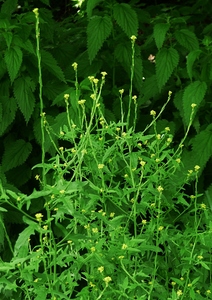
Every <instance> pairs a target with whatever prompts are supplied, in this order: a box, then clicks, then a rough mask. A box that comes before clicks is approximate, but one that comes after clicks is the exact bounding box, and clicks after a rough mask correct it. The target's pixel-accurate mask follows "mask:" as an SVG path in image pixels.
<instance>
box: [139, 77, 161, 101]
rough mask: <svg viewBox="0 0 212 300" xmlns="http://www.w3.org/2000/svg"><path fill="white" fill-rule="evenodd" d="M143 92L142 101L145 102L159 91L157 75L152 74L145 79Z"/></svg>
mask: <svg viewBox="0 0 212 300" xmlns="http://www.w3.org/2000/svg"><path fill="white" fill-rule="evenodd" d="M142 93H143V99H142V103H145V102H146V101H148V100H149V99H150V98H152V97H154V96H155V95H157V94H158V93H159V90H158V85H157V77H156V75H152V76H151V77H148V78H146V79H145V81H144V84H143V87H142Z"/></svg>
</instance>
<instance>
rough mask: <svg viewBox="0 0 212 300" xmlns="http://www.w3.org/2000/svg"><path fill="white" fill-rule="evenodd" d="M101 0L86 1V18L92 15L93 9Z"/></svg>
mask: <svg viewBox="0 0 212 300" xmlns="http://www.w3.org/2000/svg"><path fill="white" fill-rule="evenodd" d="M102 1H103V0H88V1H87V7H86V12H87V16H88V18H90V17H91V16H92V12H93V9H94V8H95V7H96V6H97V5H98V4H99V3H100V2H102Z"/></svg>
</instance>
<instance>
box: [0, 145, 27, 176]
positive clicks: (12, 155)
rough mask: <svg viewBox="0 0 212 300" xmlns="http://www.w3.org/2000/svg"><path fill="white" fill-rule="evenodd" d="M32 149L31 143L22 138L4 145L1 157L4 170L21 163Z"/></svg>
mask: <svg viewBox="0 0 212 300" xmlns="http://www.w3.org/2000/svg"><path fill="white" fill-rule="evenodd" d="M31 151H32V145H31V144H30V143H28V142H25V141H24V140H17V141H15V142H14V143H12V144H9V147H7V144H6V145H5V151H4V154H3V158H2V167H3V170H4V171H8V170H11V169H12V168H15V167H17V166H20V165H22V164H23V163H24V162H25V161H26V160H27V158H28V156H29V154H30V153H31Z"/></svg>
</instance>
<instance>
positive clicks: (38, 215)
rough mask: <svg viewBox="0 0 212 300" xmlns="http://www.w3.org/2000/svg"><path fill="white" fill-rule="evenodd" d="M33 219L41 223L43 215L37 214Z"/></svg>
mask: <svg viewBox="0 0 212 300" xmlns="http://www.w3.org/2000/svg"><path fill="white" fill-rule="evenodd" d="M35 218H36V220H37V221H38V222H41V221H42V218H43V215H42V214H41V213H38V214H36V215H35Z"/></svg>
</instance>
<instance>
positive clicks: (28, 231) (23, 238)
mask: <svg viewBox="0 0 212 300" xmlns="http://www.w3.org/2000/svg"><path fill="white" fill-rule="evenodd" d="M36 229H38V224H36V223H33V224H31V225H30V226H28V227H27V228H25V229H24V230H23V231H22V232H21V233H20V234H19V237H18V239H17V241H16V243H15V247H14V256H17V255H18V254H19V251H20V250H21V248H22V247H25V246H26V245H27V244H28V242H29V241H28V240H29V238H30V236H31V235H32V234H35V230H36Z"/></svg>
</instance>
